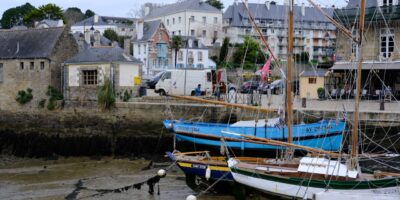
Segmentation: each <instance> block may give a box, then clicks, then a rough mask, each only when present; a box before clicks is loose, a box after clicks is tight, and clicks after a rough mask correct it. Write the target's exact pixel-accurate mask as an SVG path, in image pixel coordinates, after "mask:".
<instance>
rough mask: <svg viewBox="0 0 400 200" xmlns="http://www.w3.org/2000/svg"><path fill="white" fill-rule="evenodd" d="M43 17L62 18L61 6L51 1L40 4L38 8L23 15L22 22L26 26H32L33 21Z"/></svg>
mask: <svg viewBox="0 0 400 200" xmlns="http://www.w3.org/2000/svg"><path fill="white" fill-rule="evenodd" d="M43 19H52V20H59V19H62V20H64V16H63V11H62V9H61V7H59V6H57V5H56V4H52V3H49V4H46V5H42V6H40V7H39V9H37V10H32V11H31V12H30V13H28V14H27V15H25V16H24V24H25V25H27V26H33V25H34V22H35V21H40V20H43Z"/></svg>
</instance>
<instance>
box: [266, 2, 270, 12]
mask: <svg viewBox="0 0 400 200" xmlns="http://www.w3.org/2000/svg"><path fill="white" fill-rule="evenodd" d="M270 5H271V4H270V3H269V1H265V6H267V10H269V7H270Z"/></svg>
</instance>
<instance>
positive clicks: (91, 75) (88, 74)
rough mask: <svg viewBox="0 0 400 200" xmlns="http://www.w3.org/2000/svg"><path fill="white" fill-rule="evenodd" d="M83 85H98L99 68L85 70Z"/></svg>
mask: <svg viewBox="0 0 400 200" xmlns="http://www.w3.org/2000/svg"><path fill="white" fill-rule="evenodd" d="M82 73H83V85H97V70H83V71H82Z"/></svg>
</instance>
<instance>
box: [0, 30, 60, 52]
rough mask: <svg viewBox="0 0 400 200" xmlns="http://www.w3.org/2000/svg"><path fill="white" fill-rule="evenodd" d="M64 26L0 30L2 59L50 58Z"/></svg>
mask: <svg viewBox="0 0 400 200" xmlns="http://www.w3.org/2000/svg"><path fill="white" fill-rule="evenodd" d="M63 31H64V28H63V27H58V28H43V29H27V30H1V31H0V44H1V45H0V59H19V58H21V59H23V58H26V59H30V58H49V57H50V55H51V53H52V51H53V49H54V46H55V45H56V44H57V41H58V40H59V38H60V36H61V34H62V33H63Z"/></svg>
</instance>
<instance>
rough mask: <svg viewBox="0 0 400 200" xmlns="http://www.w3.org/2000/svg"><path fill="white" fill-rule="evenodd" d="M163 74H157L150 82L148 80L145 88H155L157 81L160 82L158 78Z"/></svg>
mask: <svg viewBox="0 0 400 200" xmlns="http://www.w3.org/2000/svg"><path fill="white" fill-rule="evenodd" d="M164 73H165V72H158V73H157V74H156V75H155V76H154V77H152V78H150V80H148V81H147V82H146V83H147V86H148V87H149V88H150V89H155V87H156V84H157V83H158V81H159V80H160V78H161V77H162V75H163V74H164Z"/></svg>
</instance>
